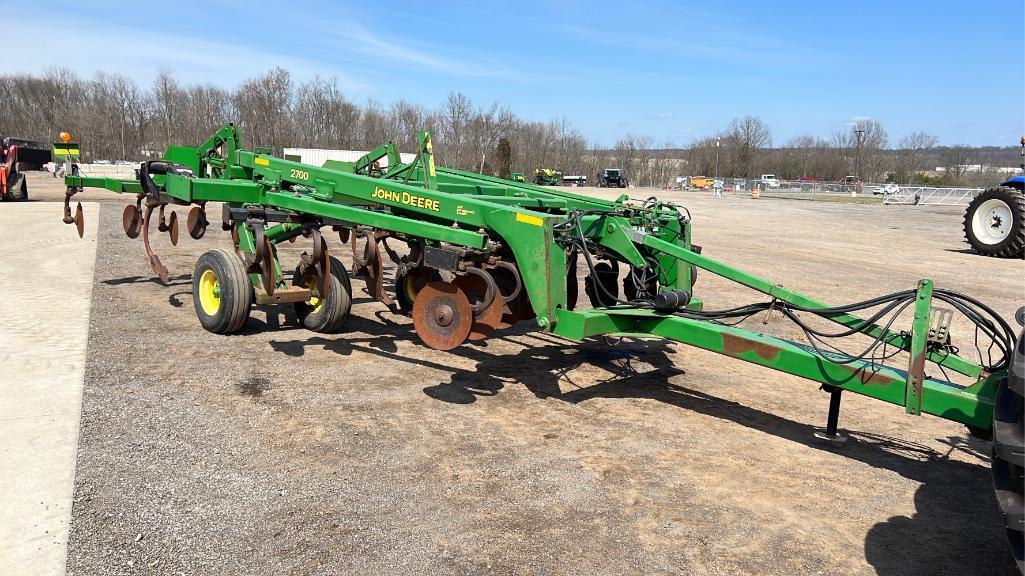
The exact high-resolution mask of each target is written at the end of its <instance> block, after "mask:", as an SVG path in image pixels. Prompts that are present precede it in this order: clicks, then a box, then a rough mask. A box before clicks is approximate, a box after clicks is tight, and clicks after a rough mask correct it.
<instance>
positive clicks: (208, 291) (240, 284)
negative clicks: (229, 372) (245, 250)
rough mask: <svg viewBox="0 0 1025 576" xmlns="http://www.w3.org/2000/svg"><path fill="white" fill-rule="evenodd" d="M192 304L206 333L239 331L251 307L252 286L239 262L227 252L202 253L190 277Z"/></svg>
mask: <svg viewBox="0 0 1025 576" xmlns="http://www.w3.org/2000/svg"><path fill="white" fill-rule="evenodd" d="M192 304H193V306H195V308H196V316H198V317H199V323H200V324H202V325H203V328H205V329H206V330H207V331H209V332H213V333H214V334H231V333H233V332H238V331H239V330H241V329H242V327H243V326H245V323H246V320H248V319H249V312H250V310H251V309H252V307H253V284H252V282H250V280H249V275H248V274H246V268H245V265H243V263H242V259H241V258H239V257H238V255H237V254H235V253H234V252H230V251H228V250H221V249H218V250H210V251H208V252H204V253H203V255H202V256H200V257H199V260H198V261H197V262H196V270H195V272H194V273H193V274H192Z"/></svg>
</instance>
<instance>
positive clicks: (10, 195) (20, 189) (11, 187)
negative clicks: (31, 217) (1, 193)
mask: <svg viewBox="0 0 1025 576" xmlns="http://www.w3.org/2000/svg"><path fill="white" fill-rule="evenodd" d="M7 199H8V200H13V201H15V202H23V201H25V200H28V182H26V181H25V175H24V174H22V173H21V172H14V173H13V174H11V178H10V179H9V180H7Z"/></svg>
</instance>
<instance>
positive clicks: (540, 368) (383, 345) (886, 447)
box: [270, 310, 1018, 576]
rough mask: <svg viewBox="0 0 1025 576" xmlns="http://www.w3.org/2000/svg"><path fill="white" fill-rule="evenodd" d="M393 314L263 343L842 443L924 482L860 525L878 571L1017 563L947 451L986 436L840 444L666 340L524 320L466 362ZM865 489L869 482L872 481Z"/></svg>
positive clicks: (472, 396) (470, 397)
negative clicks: (613, 343) (699, 365)
mask: <svg viewBox="0 0 1025 576" xmlns="http://www.w3.org/2000/svg"><path fill="white" fill-rule="evenodd" d="M391 316H392V315H391V314H390V313H388V312H386V311H383V310H382V311H379V312H378V313H377V320H378V322H375V321H372V320H367V319H363V318H359V317H353V318H351V319H350V324H349V325H348V326H347V327H348V329H349V330H350V331H352V332H354V333H355V332H358V333H362V334H366V336H360V335H355V334H353V335H352V337H324V336H314V337H311V338H307V339H304V340H291V341H272V342H271V343H270V344H271V346H272V348H273V349H274V350H275V351H277V352H280V353H283V354H286V355H289V356H302V355H303V354H304V353H305V349H306V348H308V347H311V346H313V347H318V348H323V349H326V350H329V351H332V352H335V353H337V354H340V355H345V356H347V355H350V354H352V353H353V352H354V351H359V352H364V353H368V354H374V355H377V356H381V357H384V358H388V359H391V360H399V361H403V362H407V363H411V364H414V365H416V366H420V367H429V368H433V369H436V370H440V371H443V372H449V373H451V378H450V379H449V381H448V382H445V383H441V384H436V385H432V386H427V387H426V388H424V393H425V394H427V395H428V396H430V397H431V398H434V399H436V400H439V401H443V402H450V403H454V404H470V403H473V402H475V401H476V399H477V398H478V397H481V396H494V395H496V394H498V393H499V392H500V391H501V390H502V389H503V388H504V387H505V386H506V385H522V386H524V387H525V388H527V389H528V390H530V391H531V392H532V393H533V394H534V395H536V396H537V397H539V398H554V399H558V400H561V401H564V402H570V403H578V402H585V401H587V400H591V399H594V398H644V399H651V400H657V401H660V402H664V403H666V404H670V405H672V406H675V407H678V408H681V409H684V410H690V411H694V412H698V413H701V414H704V415H707V416H711V417H714V418H719V419H722V420H726V421H729V422H732V423H734V424H737V425H740V426H744V427H747V428H751V429H754V430H758V431H760V432H763V433H765V434H771V435H773V436H777V437H780V438H783V439H786V440H790V441H793V442H797V443H800V444H803V445H805V446H808V447H811V448H813V449H816V450H823V451H828V452H834V453H838V454H841V455H842V456H844V457H846V458H851V459H854V460H857V461H859V462H863V463H865V464H867V465H869V466H873V467H875V468H882V469H886V470H890V471H892V472H894V473H896V474H899V475H900V476H903V477H905V478H908V479H910V480H913V481H915V482H918V483H921V486H920V487H919V488H918V491H917V492H916V494H915V508H916V510H915V514H914V515H913V516H911V517H906V516H895V517H892V518H890V519H888V520H886V521H885V522H880V523H878V524H876V525H875V526H873V527H872V528H871V529H870V530H869V532H868V533H867V535H866V538H865V544H864V546H865V559H866V560H867V562H868V563H869V564H871V565H872V566H873V567H874V568H875V570H876V571H877V573H878V574H881V575H886V576H896V575H903V574H908V575H911V574H915V575H919V574H930V575H931V574H996V575H999V574H1008V575H1012V574H1018V572H1017V569H1016V568H1015V565H1014V562H1013V560H1012V559H1011V555H1010V552H1009V550H1008V547H1007V541H1006V537H1005V535H1004V531H1003V528H1002V519H1001V518H1000V515H999V512H998V511H997V508H996V504H995V501H994V498H993V491H992V487H991V485H990V479H989V470H988V467H987V466H980V465H977V464H972V463H967V462H963V461H960V460H954V459H951V458H950V455H951V454H952V453H954V452H955V451H962V452H968V453H971V454H973V455H975V456H978V457H979V458H981V459H983V460H987V459H988V443H985V442H982V441H977V440H974V439H967V438H964V437H951V438H948V439H947V440H946V441H945V443H946V444H947V445H948V446H949V449H948V450H947V451H946V452H945V453H939V452H937V451H936V450H934V449H933V448H931V447H929V446H924V445H918V444H914V443H910V442H907V441H904V440H900V439H896V438H891V437H887V436H883V435H879V434H874V433H870V432H859V431H847V432H848V435H849V440H848V441H847V442H846V443H845V444H841V445H837V444H833V443H830V442H826V441H822V440H819V439H817V438H815V436H814V432H815V430H816V429H815V427H814V426H812V425H809V424H804V423H801V422H795V421H793V420H789V419H787V418H783V417H780V416H777V415H775V414H770V413H768V412H764V411H762V410H759V409H757V408H752V407H749V406H745V405H743V404H740V403H737V402H733V401H730V400H725V399H722V398H719V397H716V396H713V395H710V394H707V393H705V392H701V391H698V390H693V389H690V388H687V387H685V386H680V385H677V384H671V383H670V382H669V380H670V378H671V377H673V376H677V375H682V374H684V373H685V372H684V371H683V370H681V369H679V368H677V367H675V366H673V363H672V360H671V358H670V357H669V352H670V348H669V346H668V344H667V343H665V342H664V341H647V342H644V343H627V344H625V345H624V346H622V347H610V346H608V345H606V344H605V343H603V342H601V341H598V340H593V341H587V342H583V343H575V342H572V341H569V340H564V339H562V338H559V337H557V336H553V335H551V334H544V333H539V332H535V331H534V330H535V328H534V327H533V326H532V325H531V324H530V323H529V322H524V323H521V324H519V325H517V326H515V327H513V328H511V329H509V330H505V331H502V332H501V333H499V334H497V335H496V338H499V339H501V338H507V337H509V336H518V338H517V341H518V342H519V343H520V344H525V345H526V346H525V347H524V348H523V349H522V350H521V351H520V352H519V353H517V354H515V355H514V356H509V355H496V354H493V353H491V352H490V351H489V350H488V342H489V341H483V342H467V343H466V344H463V345H462V346H461V347H459V348H457V349H455V350H453V351H451V353H452V354H455V355H457V356H460V357H463V358H466V359H469V360H471V361H473V362H475V363H476V364H475V366H474V368H473V369H464V368H459V367H456V366H453V365H452V364H451V363H444V362H443V361H432V360H425V359H420V358H410V357H408V356H404V355H400V354H399V353H398V346H397V342H398V341H399V340H406V339H415V338H416V336H415V333H414V332H413V329H412V325H411V324H408V323H406V324H400V323H397V322H395V321H394V320H392V319H391V318H390V317H391ZM491 340H494V338H493V339H491ZM585 364H587V365H591V366H594V367H596V368H600V369H602V370H604V371H606V372H608V373H610V374H611V376H610V377H608V378H607V379H605V380H602V381H599V382H597V383H594V384H589V385H586V386H584V385H580V384H578V383H575V382H573V381H572V376H571V372H572V371H573V370H574V369H576V368H578V367H580V366H581V365H585ZM636 365H643V366H644V367H645V370H644V371H639V370H637V369H636V368H635V366H636ZM564 389H568V391H563V390H564ZM824 420H825V414H823V421H824ZM841 422H842V420H841ZM846 480H849V479H846ZM846 480H845V481H846ZM864 489H865V490H869V491H871V490H873V487H872V486H865V487H864Z"/></svg>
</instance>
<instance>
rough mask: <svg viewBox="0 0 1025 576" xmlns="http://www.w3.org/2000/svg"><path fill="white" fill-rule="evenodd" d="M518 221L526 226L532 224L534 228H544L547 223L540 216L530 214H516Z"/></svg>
mask: <svg viewBox="0 0 1025 576" xmlns="http://www.w3.org/2000/svg"><path fill="white" fill-rule="evenodd" d="M516 221H517V222H523V223H524V224H532V225H534V226H544V225H545V221H544V219H543V218H541V217H539V216H531V215H530V214H522V213H520V212H517V213H516Z"/></svg>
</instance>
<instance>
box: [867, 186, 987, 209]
mask: <svg viewBox="0 0 1025 576" xmlns="http://www.w3.org/2000/svg"><path fill="white" fill-rule="evenodd" d="M981 193H982V188H930V187H926V186H902V187H900V188H898V189H897V190H894V191H892V192H889V193H887V194H886V195H885V196H884V197H883V203H884V204H911V205H916V206H920V205H923V204H927V205H929V206H967V205H968V203H969V202H971V201H972V198H975V197H976V196H978V195H979V194H981Z"/></svg>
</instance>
